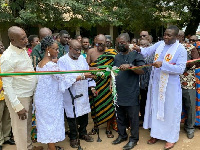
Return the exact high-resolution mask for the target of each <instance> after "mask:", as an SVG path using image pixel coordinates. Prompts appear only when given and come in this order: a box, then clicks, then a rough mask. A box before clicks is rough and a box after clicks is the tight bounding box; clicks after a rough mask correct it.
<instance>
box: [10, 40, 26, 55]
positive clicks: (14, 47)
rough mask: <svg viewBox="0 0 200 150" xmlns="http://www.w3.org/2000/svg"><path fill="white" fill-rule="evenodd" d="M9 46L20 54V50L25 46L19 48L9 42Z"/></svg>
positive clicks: (23, 49)
mask: <svg viewBox="0 0 200 150" xmlns="http://www.w3.org/2000/svg"><path fill="white" fill-rule="evenodd" d="M10 48H11V49H12V50H14V51H15V52H17V54H20V53H21V52H23V51H25V48H22V49H20V48H18V47H16V46H14V45H12V44H11V43H10Z"/></svg>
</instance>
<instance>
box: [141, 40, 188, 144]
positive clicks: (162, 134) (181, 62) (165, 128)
mask: <svg viewBox="0 0 200 150" xmlns="http://www.w3.org/2000/svg"><path fill="white" fill-rule="evenodd" d="M160 44H161V42H157V43H156V44H154V45H152V46H150V47H148V48H144V49H143V48H142V49H141V54H142V55H143V56H144V57H147V56H150V55H151V54H153V53H154V52H155V51H156V49H157V48H158V46H159V45H160ZM170 47H171V45H165V46H164V49H163V51H162V53H161V54H160V57H159V58H158V60H157V61H162V62H163V63H162V66H161V67H160V68H155V69H154V70H153V71H152V72H151V77H152V83H149V88H148V94H147V102H146V107H145V116H144V124H143V127H144V128H145V129H148V128H151V137H153V138H157V139H161V140H165V141H167V142H171V143H175V142H177V141H178V139H179V131H180V121H181V111H182V90H181V84H180V78H179V75H180V74H183V72H184V70H185V67H186V62H187V51H186V50H185V48H184V47H183V46H182V45H181V44H179V46H178V48H177V50H176V53H175V54H174V57H173V59H172V60H171V61H170V62H171V63H172V64H169V63H168V62H164V61H163V59H164V56H165V55H166V52H167V50H168V49H169V48H170ZM161 71H163V72H165V73H168V74H169V79H168V83H167V87H166V92H165V103H164V121H163V120H162V121H161V120H159V119H157V112H158V94H159V93H158V92H159V81H160V72H161Z"/></svg>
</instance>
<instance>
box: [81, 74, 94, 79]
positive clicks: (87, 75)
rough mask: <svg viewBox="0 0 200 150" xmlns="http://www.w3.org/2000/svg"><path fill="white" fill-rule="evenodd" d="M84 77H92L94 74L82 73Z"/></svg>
mask: <svg viewBox="0 0 200 150" xmlns="http://www.w3.org/2000/svg"><path fill="white" fill-rule="evenodd" d="M84 76H85V78H86V79H87V78H94V77H95V75H93V74H91V73H84Z"/></svg>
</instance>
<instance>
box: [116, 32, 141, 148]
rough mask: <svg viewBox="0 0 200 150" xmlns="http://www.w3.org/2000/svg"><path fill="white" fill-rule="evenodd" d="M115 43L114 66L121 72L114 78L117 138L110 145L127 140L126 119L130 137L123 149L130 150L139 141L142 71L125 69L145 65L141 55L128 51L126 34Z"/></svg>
mask: <svg viewBox="0 0 200 150" xmlns="http://www.w3.org/2000/svg"><path fill="white" fill-rule="evenodd" d="M117 42H118V46H117V49H118V51H119V52H120V53H119V54H117V55H116V57H115V60H114V66H117V67H119V69H120V70H121V71H120V72H119V73H118V75H117V76H116V90H117V102H116V113H117V115H116V116H117V126H118V134H119V136H118V138H117V139H116V140H114V141H113V142H112V144H119V143H121V142H123V141H125V140H127V138H128V135H127V133H126V123H127V119H126V118H127V117H128V121H130V127H131V130H130V132H131V135H130V137H129V142H128V143H127V144H126V145H125V146H124V147H123V149H124V150H130V149H132V148H134V146H135V145H137V142H138V140H139V110H140V107H139V105H140V104H139V89H140V88H139V74H143V73H144V71H143V70H141V69H136V70H127V69H129V68H130V67H133V66H142V65H144V64H145V63H144V59H143V57H142V55H141V54H138V53H137V52H135V51H132V52H131V51H130V50H129V43H130V37H129V35H128V33H121V34H120V35H119V36H118V41H117Z"/></svg>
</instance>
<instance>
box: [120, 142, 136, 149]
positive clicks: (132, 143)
mask: <svg viewBox="0 0 200 150" xmlns="http://www.w3.org/2000/svg"><path fill="white" fill-rule="evenodd" d="M135 145H137V142H131V141H129V142H128V143H127V144H126V145H125V146H124V147H123V150H130V149H132V148H134V147H135Z"/></svg>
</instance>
